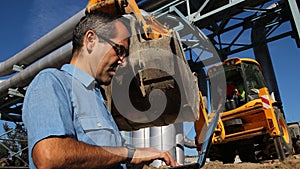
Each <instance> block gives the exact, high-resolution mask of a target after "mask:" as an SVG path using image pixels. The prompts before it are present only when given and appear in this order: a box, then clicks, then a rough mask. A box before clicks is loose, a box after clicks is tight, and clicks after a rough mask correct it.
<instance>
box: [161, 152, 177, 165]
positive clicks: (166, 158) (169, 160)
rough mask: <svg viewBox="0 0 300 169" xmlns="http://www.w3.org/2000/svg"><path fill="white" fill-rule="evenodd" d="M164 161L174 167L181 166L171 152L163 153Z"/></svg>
mask: <svg viewBox="0 0 300 169" xmlns="http://www.w3.org/2000/svg"><path fill="white" fill-rule="evenodd" d="M162 156H163V159H162V160H163V161H164V162H165V163H166V164H167V165H170V166H172V167H175V166H179V164H178V163H177V162H176V161H175V160H174V158H173V157H172V155H171V154H170V152H169V151H162Z"/></svg>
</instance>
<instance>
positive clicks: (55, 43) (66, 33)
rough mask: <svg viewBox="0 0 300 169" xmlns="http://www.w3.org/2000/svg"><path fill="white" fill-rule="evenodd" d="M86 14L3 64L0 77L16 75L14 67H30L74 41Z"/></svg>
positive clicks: (65, 24) (82, 12) (77, 16)
mask: <svg viewBox="0 0 300 169" xmlns="http://www.w3.org/2000/svg"><path fill="white" fill-rule="evenodd" d="M84 12H85V9H83V10H81V11H80V12H78V13H77V14H76V15H74V16H73V17H71V18H70V19H68V20H67V21H65V22H64V23H62V24H61V25H59V26H58V27H56V28H55V29H53V30H52V31H50V32H49V33H47V34H46V35H44V36H43V37H41V38H40V39H39V40H37V41H35V42H34V43H32V44H31V45H30V46H28V47H27V48H25V49H23V50H22V51H21V52H19V53H17V54H16V55H14V56H13V57H11V58H9V59H8V60H6V61H4V62H1V63H0V76H6V75H10V74H12V73H14V71H13V69H12V68H13V65H19V66H21V65H24V66H28V65H30V64H32V63H33V62H34V61H36V60H38V59H40V58H41V57H43V56H45V55H47V54H48V53H50V52H51V51H53V50H55V49H57V48H59V47H60V46H62V45H63V44H65V43H67V42H68V41H70V40H71V39H72V32H73V29H74V27H75V25H76V24H77V22H78V21H79V20H80V18H81V17H83V16H84Z"/></svg>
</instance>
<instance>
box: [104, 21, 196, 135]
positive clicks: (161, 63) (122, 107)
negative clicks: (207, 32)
mask: <svg viewBox="0 0 300 169" xmlns="http://www.w3.org/2000/svg"><path fill="white" fill-rule="evenodd" d="M137 23H138V22H137V21H136V20H131V24H130V25H131V26H130V27H131V32H132V36H131V37H130V47H129V53H130V54H129V57H128V61H127V65H126V66H124V67H121V68H119V69H118V71H117V72H116V75H115V76H114V78H113V80H112V84H111V86H110V88H109V89H108V90H106V92H107V96H108V97H107V100H108V105H109V107H110V108H111V112H112V115H113V117H114V118H115V121H116V122H117V125H118V127H119V128H120V130H137V129H140V128H145V127H151V126H164V125H168V124H172V123H176V122H183V121H195V120H197V119H198V117H199V89H198V84H197V79H196V78H195V76H194V75H193V73H192V72H191V70H190V68H189V66H188V64H187V61H186V58H185V55H184V51H183V48H182V46H181V43H180V41H179V36H178V34H177V32H175V31H174V32H172V34H171V35H168V36H162V37H160V38H156V39H147V38H145V37H144V34H143V32H142V31H141V30H142V29H141V28H140V27H139V26H138V25H139V24H137Z"/></svg>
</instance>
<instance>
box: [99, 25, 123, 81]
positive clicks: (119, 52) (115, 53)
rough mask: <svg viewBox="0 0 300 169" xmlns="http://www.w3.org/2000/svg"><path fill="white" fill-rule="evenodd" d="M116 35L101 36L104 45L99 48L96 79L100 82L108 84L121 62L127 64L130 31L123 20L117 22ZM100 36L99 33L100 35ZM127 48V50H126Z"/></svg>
mask: <svg viewBox="0 0 300 169" xmlns="http://www.w3.org/2000/svg"><path fill="white" fill-rule="evenodd" d="M115 24H116V25H115V26H116V28H117V30H116V36H115V38H112V39H106V37H99V38H100V39H101V40H102V42H101V43H99V44H98V45H102V46H101V49H100V48H99V51H98V52H100V53H99V55H98V58H97V59H98V63H97V61H95V63H94V64H95V66H96V64H97V70H96V77H95V78H96V79H97V81H98V82H99V83H100V84H105V85H108V84H109V83H110V82H111V80H112V77H113V76H114V75H115V72H116V70H117V68H118V66H119V65H120V64H122V65H125V64H126V57H127V56H125V55H126V53H128V36H129V33H128V31H127V29H126V27H125V26H124V25H123V24H122V23H121V22H116V23H115ZM98 36H99V35H98ZM124 50H125V51H124Z"/></svg>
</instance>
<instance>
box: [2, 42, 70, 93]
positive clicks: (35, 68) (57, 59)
mask: <svg viewBox="0 0 300 169" xmlns="http://www.w3.org/2000/svg"><path fill="white" fill-rule="evenodd" d="M71 55H72V43H71V42H69V43H67V44H66V45H64V46H62V47H61V48H59V49H57V50H56V51H54V52H52V53H50V54H48V55H47V56H45V57H43V58H42V59H40V60H39V61H37V62H35V63H33V64H32V65H30V66H28V67H27V68H26V69H24V70H22V71H21V72H19V73H18V74H16V75H15V76H12V77H11V78H9V79H7V80H5V81H3V82H1V86H0V97H4V96H6V95H7V94H8V93H7V92H8V89H9V88H23V87H25V86H27V85H28V84H29V83H30V82H31V80H32V79H33V78H34V76H35V75H36V74H38V73H39V72H40V71H41V70H43V69H45V68H50V67H56V68H60V67H61V66H62V65H63V64H65V63H68V62H69V61H70V59H71Z"/></svg>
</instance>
